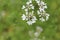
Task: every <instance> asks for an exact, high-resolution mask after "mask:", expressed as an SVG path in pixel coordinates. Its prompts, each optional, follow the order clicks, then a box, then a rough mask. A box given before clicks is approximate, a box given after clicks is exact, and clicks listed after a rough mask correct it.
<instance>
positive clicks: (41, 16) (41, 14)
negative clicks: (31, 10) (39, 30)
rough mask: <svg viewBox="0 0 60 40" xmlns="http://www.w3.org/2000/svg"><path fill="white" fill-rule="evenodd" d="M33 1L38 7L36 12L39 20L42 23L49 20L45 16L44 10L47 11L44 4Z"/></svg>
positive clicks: (38, 0) (39, 1)
mask: <svg viewBox="0 0 60 40" xmlns="http://www.w3.org/2000/svg"><path fill="white" fill-rule="evenodd" d="M35 1H36V3H37V4H38V6H39V10H37V13H38V15H39V20H41V21H42V22H44V21H47V20H48V19H49V14H47V13H46V11H45V9H47V5H46V3H44V2H43V1H41V0H35Z"/></svg>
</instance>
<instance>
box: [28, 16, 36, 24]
mask: <svg viewBox="0 0 60 40" xmlns="http://www.w3.org/2000/svg"><path fill="white" fill-rule="evenodd" d="M36 20H37V19H36V17H35V16H33V17H32V19H30V20H29V21H27V23H28V24H29V25H32V24H33V23H35V22H36Z"/></svg>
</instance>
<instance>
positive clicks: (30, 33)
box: [29, 26, 43, 40]
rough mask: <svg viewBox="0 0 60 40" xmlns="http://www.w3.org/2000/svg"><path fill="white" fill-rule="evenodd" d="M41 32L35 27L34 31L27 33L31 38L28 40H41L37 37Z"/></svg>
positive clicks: (40, 29)
mask: <svg viewBox="0 0 60 40" xmlns="http://www.w3.org/2000/svg"><path fill="white" fill-rule="evenodd" d="M42 31H43V29H42V28H41V27H39V26H37V27H36V31H35V32H34V31H29V35H30V37H31V39H30V40H41V39H39V36H40V34H41V32H42Z"/></svg>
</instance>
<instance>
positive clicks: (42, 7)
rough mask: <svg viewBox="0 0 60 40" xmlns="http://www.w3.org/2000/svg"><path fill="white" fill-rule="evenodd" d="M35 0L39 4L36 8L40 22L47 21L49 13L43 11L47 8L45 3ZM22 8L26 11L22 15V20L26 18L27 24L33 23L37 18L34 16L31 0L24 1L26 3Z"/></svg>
mask: <svg viewBox="0 0 60 40" xmlns="http://www.w3.org/2000/svg"><path fill="white" fill-rule="evenodd" d="M35 1H36V3H37V4H38V6H39V9H38V10H37V14H38V16H39V20H41V21H42V22H44V21H47V20H48V19H49V14H47V13H46V12H45V9H46V8H47V6H46V3H44V2H43V1H41V0H35ZM22 9H24V11H25V12H26V14H23V15H22V20H26V21H27V23H28V25H32V24H33V23H35V22H36V20H37V18H36V17H35V16H34V6H33V3H32V0H29V1H28V2H26V5H23V7H22Z"/></svg>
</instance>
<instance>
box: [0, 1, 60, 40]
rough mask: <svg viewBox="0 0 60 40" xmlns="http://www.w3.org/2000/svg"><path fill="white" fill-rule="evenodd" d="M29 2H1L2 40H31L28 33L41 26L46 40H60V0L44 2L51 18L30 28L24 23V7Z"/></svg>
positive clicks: (0, 39) (0, 22) (42, 34)
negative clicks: (22, 17)
mask: <svg viewBox="0 0 60 40" xmlns="http://www.w3.org/2000/svg"><path fill="white" fill-rule="evenodd" d="M27 1H28V0H0V40H29V39H30V37H29V34H28V31H30V30H35V28H36V26H41V27H42V28H43V32H42V33H41V36H45V39H46V40H60V0H43V1H44V2H46V3H47V6H48V8H47V10H46V11H47V13H49V14H50V18H49V20H48V21H46V22H43V23H42V22H41V21H39V20H37V22H36V23H35V24H33V25H31V26H29V25H28V24H27V23H26V21H22V19H21V16H22V14H23V13H24V12H23V10H22V9H21V8H22V5H25V3H26V2H27Z"/></svg>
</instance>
